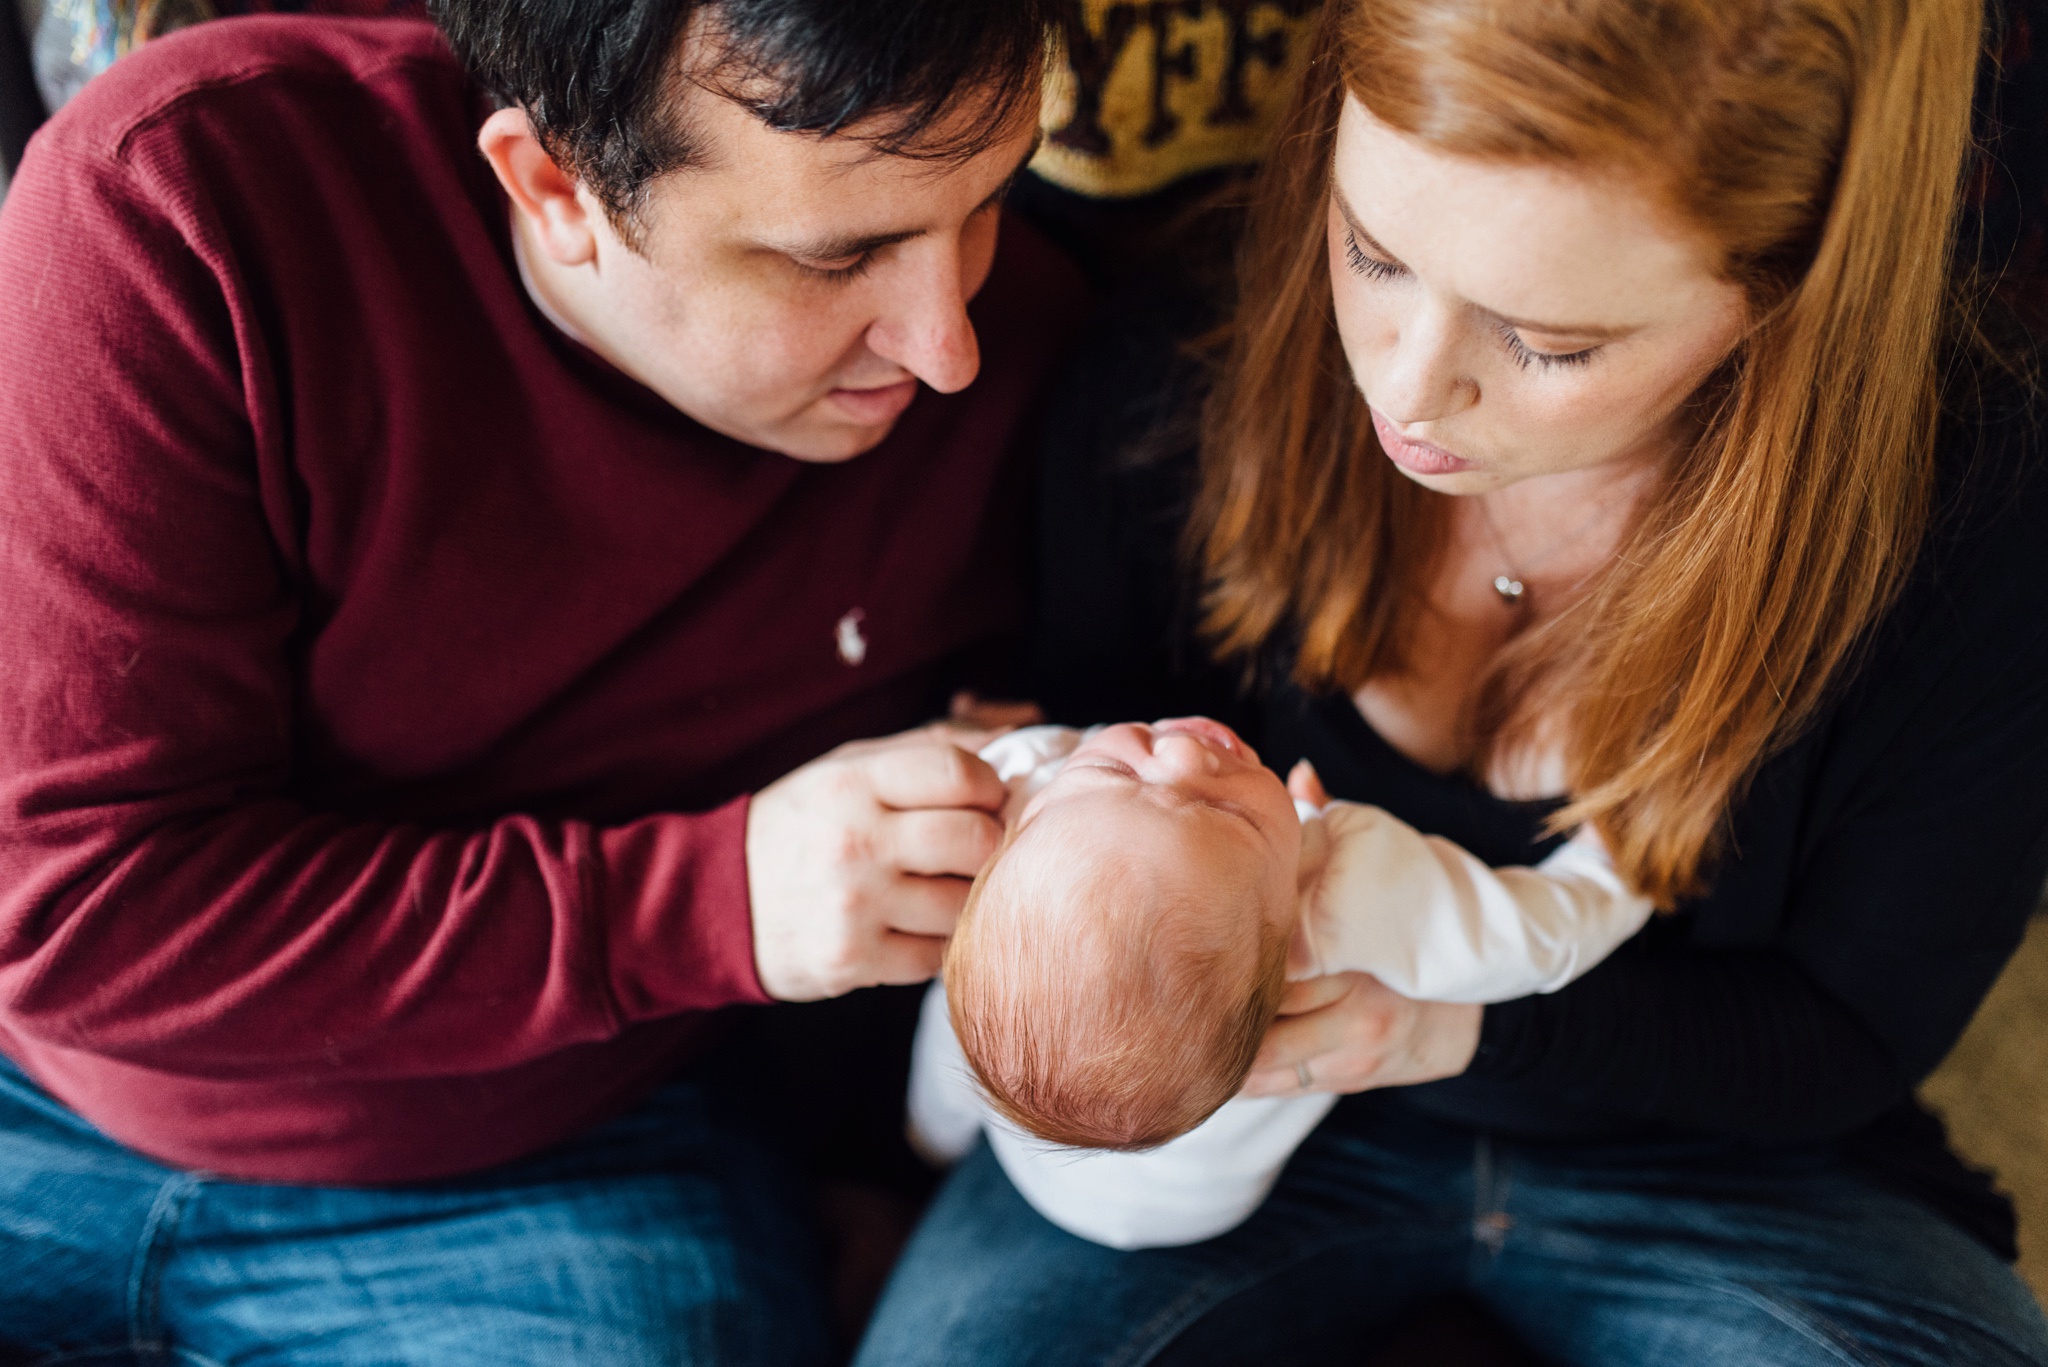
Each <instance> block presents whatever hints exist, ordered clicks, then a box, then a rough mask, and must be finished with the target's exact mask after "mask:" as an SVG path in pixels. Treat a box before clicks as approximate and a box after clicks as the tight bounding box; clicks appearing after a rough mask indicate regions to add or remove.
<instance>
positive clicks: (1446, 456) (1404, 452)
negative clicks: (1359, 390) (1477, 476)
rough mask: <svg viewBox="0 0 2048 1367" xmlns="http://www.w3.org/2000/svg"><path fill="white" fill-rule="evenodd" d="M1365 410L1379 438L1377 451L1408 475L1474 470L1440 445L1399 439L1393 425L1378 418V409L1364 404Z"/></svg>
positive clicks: (1466, 462)
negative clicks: (1369, 415) (1385, 455)
mask: <svg viewBox="0 0 2048 1367" xmlns="http://www.w3.org/2000/svg"><path fill="white" fill-rule="evenodd" d="M1368 411H1370V412H1371V414H1372V430H1373V431H1375V432H1377V433H1379V436H1380V449H1381V450H1383V451H1385V452H1386V453H1387V459H1389V460H1391V461H1393V462H1394V464H1396V465H1398V466H1400V467H1401V468H1402V469H1403V470H1406V471H1408V472H1409V473H1410V474H1416V475H1455V474H1457V473H1458V472H1459V471H1461V470H1471V469H1475V468H1476V467H1475V466H1474V465H1473V463H1472V462H1471V461H1469V460H1466V459H1465V458H1464V457H1463V456H1454V455H1452V454H1451V453H1450V452H1449V451H1446V450H1444V448H1443V447H1441V446H1432V445H1430V444H1429V443H1428V442H1426V441H1414V440H1412V439H1410V438H1408V437H1404V436H1402V435H1401V433H1400V431H1399V430H1398V429H1397V428H1395V426H1394V424H1392V423H1390V422H1388V421H1387V420H1386V419H1385V418H1384V417H1382V416H1380V411H1379V409H1377V408H1371V407H1370V405H1368Z"/></svg>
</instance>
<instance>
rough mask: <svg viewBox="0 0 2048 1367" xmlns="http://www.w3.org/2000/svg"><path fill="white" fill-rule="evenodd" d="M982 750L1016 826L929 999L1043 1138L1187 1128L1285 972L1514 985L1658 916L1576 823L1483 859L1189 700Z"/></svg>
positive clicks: (1143, 1143) (1116, 1144)
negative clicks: (1523, 857)
mask: <svg viewBox="0 0 2048 1367" xmlns="http://www.w3.org/2000/svg"><path fill="white" fill-rule="evenodd" d="M982 755H983V757H984V758H985V759H987V760H988V761H989V762H990V763H991V764H992V765H994V766H995V768H996V771H997V773H998V774H999V775H1000V776H1001V777H1002V778H1003V779H1004V781H1005V783H1006V784H1007V785H1008V786H1009V789H1010V797H1009V801H1008V804H1007V805H1006V807H1005V809H1004V813H1003V816H1004V819H1005V823H1006V825H1007V828H1008V830H1007V835H1006V837H1005V840H1004V844H1003V846H1002V848H1001V849H1000V850H999V851H998V853H997V855H996V857H995V858H994V859H993V860H991V861H990V863H989V865H988V867H987V868H986V869H984V870H983V872H982V874H981V877H980V878H979V879H977V880H976V882H975V885H974V888H973V891H972V892H971V893H970V895H969V898H968V901H967V906H966V909H965V910H964V911H963V913H962V915H961V918H960V923H959V926H958V928H957V929H956V931H955V933H954V937H953V942H952V945H951V947H950V948H949V950H948V952H947V956H946V966H945V992H944V997H943V999H942V1000H943V1002H945V1003H948V1004H949V1007H950V1009H949V1010H948V1009H947V1008H946V1007H945V1006H940V1009H941V1010H946V1014H947V1015H948V1016H949V1017H950V1024H951V1027H952V1028H951V1030H950V1031H945V1033H947V1034H949V1035H953V1036H957V1040H958V1044H957V1049H958V1051H959V1052H960V1053H961V1054H963V1055H964V1059H965V1061H966V1062H967V1064H968V1065H969V1066H971V1068H972V1070H973V1073H974V1075H975V1077H976V1078H977V1079H978V1080H979V1083H980V1086H979V1089H978V1090H979V1092H980V1100H981V1102H982V1103H983V1104H985V1105H986V1106H988V1107H991V1108H993V1110H994V1111H995V1112H996V1113H997V1115H998V1116H999V1117H1000V1118H1001V1120H1002V1121H1003V1122H1007V1126H1008V1127H1010V1128H1013V1129H1014V1130H1016V1131H1019V1132H1022V1133H1024V1134H1028V1135H1030V1136H1035V1137H1036V1138H1037V1140H1038V1141H1042V1142H1043V1143H1050V1144H1053V1145H1059V1146H1066V1147H1068V1148H1073V1149H1087V1150H1113V1151H1115V1150H1120V1151H1126V1152H1128V1151H1135V1150H1144V1149H1150V1148H1153V1147H1154V1146H1157V1145H1161V1144H1167V1143H1168V1141H1172V1140H1175V1139H1176V1137H1177V1136H1183V1135H1187V1134H1188V1132H1189V1131H1191V1130H1195V1129H1196V1127H1198V1126H1201V1125H1202V1124H1203V1122H1204V1121H1205V1120H1207V1119H1208V1118H1209V1117H1210V1116H1211V1115H1212V1113H1214V1112H1216V1111H1217V1110H1218V1109H1219V1108H1220V1107H1223V1106H1224V1103H1225V1102H1226V1101H1229V1099H1230V1098H1231V1097H1232V1096H1233V1095H1235V1094H1236V1092H1237V1091H1238V1089H1239V1088H1240V1087H1241V1086H1242V1084H1243V1082H1244V1079H1245V1076H1246V1074H1247V1073H1248V1072H1249V1070H1250V1068H1251V1064H1252V1059H1253V1057H1254V1055H1255V1054H1256V1053H1257V1051H1258V1047H1259V1044H1260V1041H1261V1039H1262V1038H1263V1037H1264V1034H1265V1031H1266V1029H1267V1027H1268V1026H1269V1025H1270V1024H1271V1022H1272V1019H1273V1016H1274V1012H1275V1008H1276V1005H1277V1003H1278V1000H1279V996H1280V991H1281V988H1282V986H1283V984H1284V982H1285V981H1286V980H1287V979H1288V978H1307V977H1314V976H1318V975H1321V974H1327V973H1339V972H1350V971H1357V972H1368V973H1372V974H1374V975H1376V976H1378V977H1379V978H1380V979H1381V980H1382V981H1384V982H1385V983H1386V984H1387V985H1388V986H1390V987H1392V988H1394V989H1395V990H1396V991H1399V992H1402V993H1404V994H1406V995H1408V996H1411V997H1416V998H1420V999H1425V1000H1436V1001H1500V1000H1507V999H1510V998H1513V997H1519V996H1524V995H1527V994H1528V993H1531V992H1537V991H1550V990H1555V989H1556V988H1558V987H1561V986H1563V985H1564V984H1565V983H1566V982H1568V981H1570V980H1571V979H1572V978H1574V977H1576V976H1577V975H1578V974H1580V973H1582V972H1584V971H1585V970H1586V969H1587V968H1589V967H1591V966H1592V965H1593V964H1594V963H1597V962H1598V961H1599V960H1600V959H1601V958H1602V957H1604V956H1605V955H1606V954H1607V953H1608V952H1609V951H1610V950H1612V949H1613V948H1614V947H1615V946H1616V945H1618V944H1619V943H1621V942H1622V941H1623V940H1625V939H1627V938H1628V937H1629V936H1630V935H1632V934H1634V933H1635V931H1636V930H1637V929H1639V928H1640V927H1641V926H1642V924H1643V922H1644V921H1645V920H1646V919H1647V918H1648V916H1649V913H1650V909H1651V908H1650V904H1649V903H1648V902H1647V901H1646V900H1645V899H1643V898H1641V897H1639V896H1636V895H1634V894H1633V893H1631V892H1630V891H1629V890H1628V889H1627V888H1626V887H1625V886H1624V885H1623V884H1622V883H1621V881H1620V879H1619V877H1618V876H1617V875H1616V874H1615V872H1614V869H1613V867H1612V865H1611V863H1610V862H1609V860H1608V859H1607V857H1606V854H1605V852H1604V851H1603V850H1602V849H1601V848H1600V846H1599V843H1598V841H1597V840H1596V839H1595V838H1594V837H1593V836H1592V835H1591V833H1590V832H1582V833H1580V834H1579V835H1578V836H1577V837H1575V838H1574V839H1572V840H1571V841H1568V842H1566V844H1565V845H1564V846H1563V847H1562V848H1561V849H1560V850H1559V851H1558V852H1557V853H1555V854H1553V855H1552V856H1551V857H1550V858H1549V859H1547V860H1545V861H1544V863H1543V864H1542V865H1541V866H1540V867H1538V868H1535V869H1492V868H1489V867H1488V866H1486V865H1485V864H1483V863H1482V862H1481V861H1479V860H1477V859H1475V858H1473V857H1472V856H1471V855H1469V854H1467V853H1465V852H1464V851H1463V850H1462V849H1460V848H1459V847H1457V846H1456V845H1454V844H1452V843H1450V842H1449V841H1446V840H1441V839H1438V838H1435V837H1428V836H1424V835H1422V834H1420V833H1419V832H1417V831H1415V830H1414V829H1413V828H1412V827H1409V826H1407V825H1406V824H1404V823H1402V822H1400V821H1399V820H1397V819H1395V818H1394V817H1392V816H1389V815H1388V814H1387V813H1385V812H1382V811H1380V810H1379V809H1377V808H1373V807H1367V806H1362V805H1359V804H1355V803H1343V802H1338V803H1329V804H1327V805H1324V806H1317V805H1313V804H1310V803H1307V802H1297V801H1295V800H1293V799H1292V798H1290V796H1289V793H1288V790H1287V787H1286V786H1285V785H1283V784H1282V783H1281V781H1280V779H1279V778H1278V777H1277V776H1276V775H1275V774H1274V773H1273V772H1272V771H1271V770H1269V769H1267V768H1266V767H1265V766H1264V765H1263V764H1261V763H1260V761H1259V758H1258V756H1257V755H1256V754H1254V753H1253V752H1252V750H1251V748H1250V747H1249V746H1247V745H1246V744H1245V743H1244V742H1243V741H1242V740H1240V739H1239V738H1238V737H1237V736H1236V735H1235V734H1234V733H1233V732H1232V731H1231V730H1230V729H1229V728H1228V727H1226V726H1223V725H1221V724H1220V723H1217V722H1214V721H1209V720H1206V719H1203V718H1180V719H1175V720H1169V721H1161V722H1157V723H1154V724H1152V725H1149V726H1147V725H1143V724H1140V723H1124V724H1121V725H1117V726H1110V727H1103V728H1097V729H1096V730H1094V731H1090V732H1087V733H1082V732H1078V731H1074V730H1070V729H1067V728H1063V727H1047V726H1040V727H1028V728H1025V729H1023V730H1021V731H1016V732H1012V733H1010V734H1008V735H1006V736H1003V737H1001V738H999V739H998V740H996V741H995V742H994V743H992V744H991V745H990V746H988V747H987V748H986V749H984V750H983V752H982ZM1297 787H1298V791H1302V792H1303V793H1304V795H1306V790H1305V789H1302V788H1301V787H1300V785H1297ZM1317 795H1319V793H1318V794H1317ZM940 1001H941V999H940V998H938V997H936V996H935V998H934V1002H933V1005H935V1006H938V1005H939V1004H940ZM944 1026H945V1022H944V1020H934V1019H933V1017H932V1016H931V1015H930V1013H929V1010H928V1015H927V1019H926V1021H925V1023H924V1027H923V1030H922V1032H921V1036H920V1041H919V1054H920V1062H919V1068H920V1071H921V1076H920V1077H918V1078H914V1079H913V1097H912V1110H913V1120H914V1122H916V1121H917V1120H918V1119H919V1116H918V1114H917V1113H918V1112H919V1111H920V1110H922V1111H923V1112H924V1119H925V1120H926V1121H927V1122H929V1121H930V1120H931V1118H932V1116H933V1114H935V1112H936V1111H943V1110H944V1109H945V1107H944V1106H943V1105H941V1106H937V1107H934V1106H933V1105H932V1104H929V1094H931V1093H932V1092H933V1089H934V1088H935V1087H940V1088H943V1083H942V1082H940V1081H939V1080H938V1079H935V1078H934V1077H932V1076H930V1074H931V1073H932V1069H933V1068H934V1067H935V1066H939V1067H942V1066H943V1061H941V1062H940V1063H939V1064H934V1063H933V1061H932V1060H934V1059H942V1056H943V1055H944V1053H945V1052H946V1046H953V1040H952V1039H947V1040H945V1041H943V1043H942V1044H941V1043H935V1042H933V1041H931V1040H928V1039H927V1038H926V1036H930V1035H932V1034H933V1033H934V1031H942V1030H944ZM920 1088H922V1089H923V1090H924V1091H925V1093H927V1104H924V1105H922V1106H921V1105H920V1099H919V1089H920ZM1318 1102H1319V1103H1320V1104H1321V1105H1323V1106H1325V1107H1326V1105H1327V1099H1326V1098H1318ZM1233 1105H1234V1106H1236V1107H1239V1108H1244V1107H1246V1106H1248V1105H1253V1103H1247V1102H1244V1101H1239V1102H1236V1103H1233ZM954 1109H955V1110H956V1112H957V1110H958V1107H957V1106H955V1107H954ZM1297 1109H1298V1108H1297ZM1320 1114H1321V1111H1320V1110H1317V1111H1316V1115H1317V1116H1320ZM1245 1123H1246V1121H1245V1120H1244V1119H1243V1118H1239V1119H1236V1120H1233V1121H1231V1122H1230V1124H1227V1125H1225V1126H1223V1127H1221V1128H1222V1129H1226V1130H1227V1129H1230V1128H1231V1127H1232V1126H1236V1127H1237V1128H1240V1129H1241V1128H1242V1127H1243V1126H1244V1124H1245ZM1308 1123H1309V1126H1310V1127H1312V1125H1313V1121H1312V1120H1311V1121H1309V1122H1308ZM924 1128H925V1129H927V1130H929V1129H931V1128H933V1126H932V1125H931V1124H930V1123H927V1124H925V1126H924ZM937 1128H941V1129H943V1128H946V1125H945V1123H944V1122H943V1121H941V1122H940V1123H939V1124H938V1126H937ZM953 1128H955V1129H956V1130H957V1129H958V1128H959V1127H958V1126H957V1124H956V1125H955V1126H954V1127H953ZM1211 1128H1215V1127H1213V1126H1212V1127H1211ZM1268 1128H1269V1129H1270V1128H1271V1127H1270V1126H1269V1127H1268ZM1282 1128H1286V1129H1288V1130H1289V1132H1290V1133H1291V1132H1292V1129H1293V1128H1300V1126H1299V1124H1298V1122H1297V1121H1295V1120H1290V1121H1289V1122H1288V1126H1283V1127H1282ZM1306 1132H1307V1131H1306V1128H1300V1134H1296V1135H1294V1137H1293V1139H1292V1140H1291V1141H1289V1142H1288V1144H1287V1147H1288V1149H1289V1150H1290V1151H1291V1147H1292V1143H1294V1142H1299V1138H1300V1135H1301V1134H1306ZM925 1139H926V1147H927V1149H928V1151H929V1150H931V1149H933V1148H937V1149H940V1150H944V1149H948V1148H951V1149H958V1148H961V1147H964V1146H963V1145H961V1144H959V1143H958V1142H957V1140H956V1141H954V1142H950V1143H949V1142H944V1141H940V1142H937V1143H934V1142H933V1140H932V1137H931V1136H930V1135H926V1136H925ZM1194 1139H1195V1137H1194V1136H1190V1141H1193V1140H1194ZM1190 1141H1182V1142H1181V1144H1180V1145H1179V1148H1180V1149H1181V1150H1183V1151H1190V1150H1192V1149H1199V1148H1200V1143H1199V1142H1196V1143H1192V1144H1191V1143H1190ZM1208 1142H1211V1143H1213V1142H1214V1141H1213V1140H1211V1141H1208ZM1007 1147H1008V1148H1009V1150H1010V1151H1011V1152H1013V1153H1014V1152H1016V1146H1015V1145H1014V1144H1012V1145H1009V1146H1007ZM1168 1147H1169V1149H1171V1148H1174V1147H1175V1146H1174V1145H1168ZM1004 1148H1005V1146H1000V1145H999V1147H998V1152H999V1155H1000V1154H1003V1153H1004ZM1284 1159H1285V1155H1284V1154H1282V1155H1280V1161H1281V1162H1284ZM1005 1164H1006V1167H1013V1166H1014V1165H1012V1164H1011V1163H1010V1161H1009V1159H1008V1158H1007V1157H1006V1158H1005ZM1153 1166H1154V1167H1155V1168H1156V1167H1159V1166H1160V1165H1159V1164H1157V1163H1155V1164H1153ZM1264 1166H1273V1167H1274V1171H1277V1166H1274V1165H1272V1164H1265V1165H1264ZM1012 1176H1013V1177H1015V1176H1016V1173H1015V1172H1014V1171H1013V1172H1012ZM1019 1186H1020V1187H1021V1188H1023V1189H1024V1190H1025V1192H1026V1195H1027V1196H1033V1197H1034V1200H1036V1196H1035V1195H1034V1193H1033V1189H1032V1183H1031V1182H1028V1181H1021V1180H1020V1181H1019ZM1260 1195H1263V1191H1261V1192H1260ZM1041 1205H1043V1203H1041ZM1047 1213H1048V1214H1051V1213H1052V1212H1050V1211H1048V1212H1047ZM1055 1218H1057V1217H1055ZM1063 1223H1064V1222H1063ZM1084 1232H1085V1231H1084Z"/></svg>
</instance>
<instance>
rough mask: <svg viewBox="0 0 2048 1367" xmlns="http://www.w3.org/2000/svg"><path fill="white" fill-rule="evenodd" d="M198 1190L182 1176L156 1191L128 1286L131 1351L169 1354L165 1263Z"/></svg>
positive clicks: (189, 1177) (191, 1179)
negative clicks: (163, 1288)
mask: <svg viewBox="0 0 2048 1367" xmlns="http://www.w3.org/2000/svg"><path fill="white" fill-rule="evenodd" d="M198 1188H199V1179H198V1178H196V1177H194V1176H192V1175H191V1174H190V1173H179V1174H178V1175H177V1176H176V1177H173V1178H171V1179H170V1180H169V1181H168V1182H165V1183H164V1184H163V1185H162V1186H161V1187H159V1188H157V1193H156V1200H155V1201H154V1202H153V1203H151V1205H150V1208H149V1216H148V1218H147V1219H146V1220H144V1222H143V1226H142V1237H141V1239H140V1240H138V1241H137V1245H136V1250H135V1271H134V1273H133V1275H132V1276H131V1277H130V1279H129V1282H128V1338H129V1346H130V1348H131V1350H132V1351H134V1352H136V1353H161V1352H164V1351H165V1350H166V1344H165V1341H164V1326H163V1316H162V1310H163V1305H162V1282H163V1269H164V1263H165V1262H166V1261H167V1260H168V1259H169V1257H170V1252H171V1247H170V1246H171V1241H172V1239H174V1238H175V1237H176V1236H177V1233H178V1221H179V1220H180V1218H182V1217H183V1215H184V1213H185V1203H186V1201H187V1200H189V1199H190V1198H191V1196H192V1193H193V1192H195V1191H197V1190H198Z"/></svg>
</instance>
